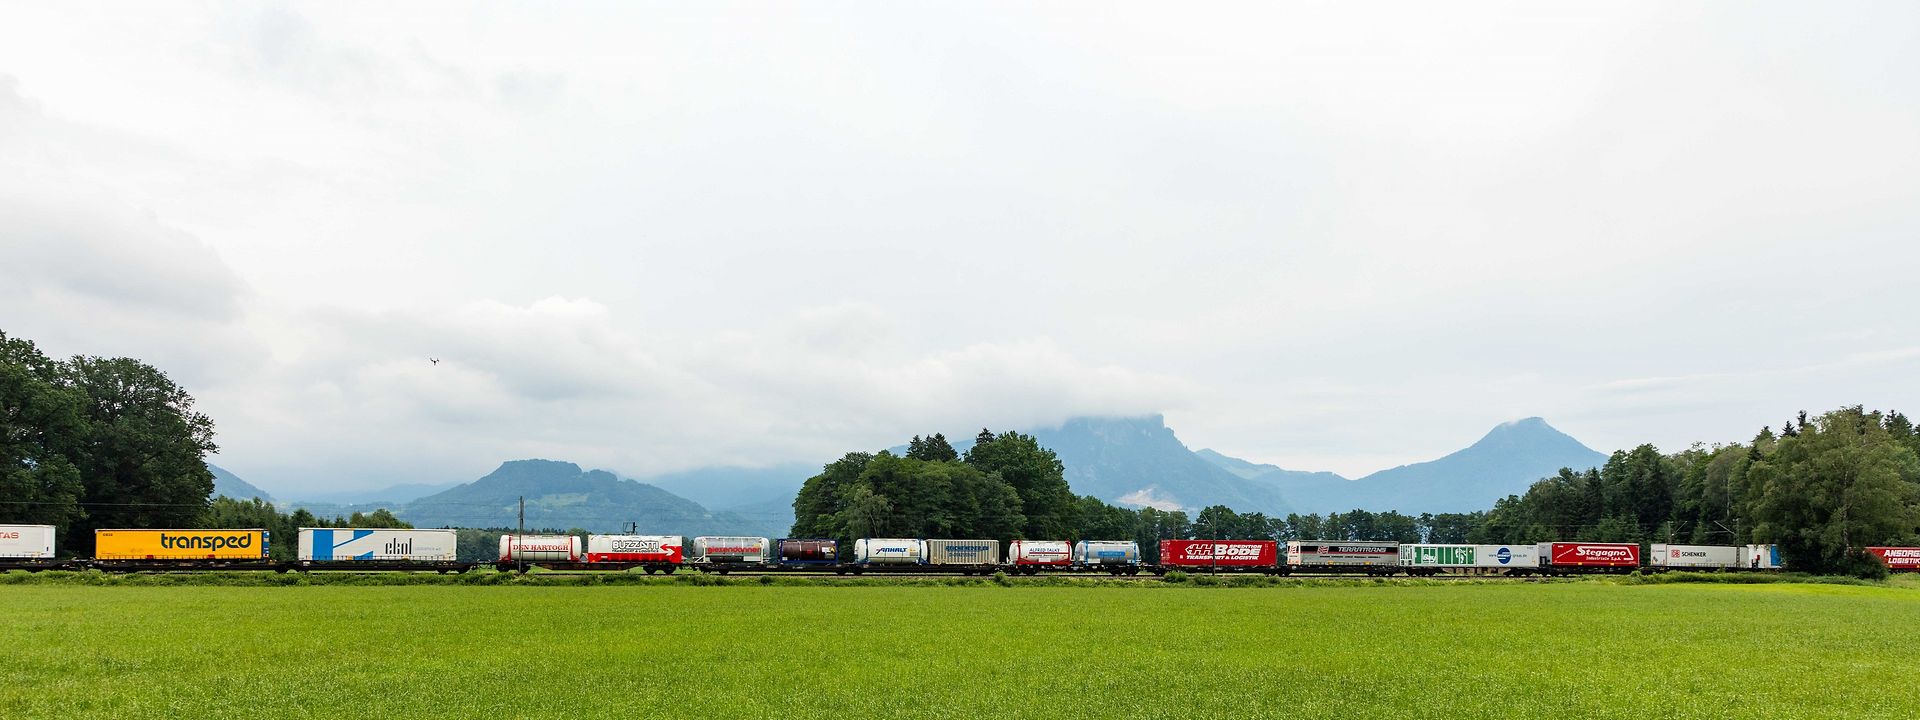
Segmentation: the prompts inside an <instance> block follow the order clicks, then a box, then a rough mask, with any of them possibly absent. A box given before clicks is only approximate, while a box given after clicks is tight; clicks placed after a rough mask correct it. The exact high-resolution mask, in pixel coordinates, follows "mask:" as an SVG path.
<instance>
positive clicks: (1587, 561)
mask: <svg viewBox="0 0 1920 720" xmlns="http://www.w3.org/2000/svg"><path fill="white" fill-rule="evenodd" d="M1540 558H1541V559H1542V561H1544V563H1545V566H1546V567H1555V568H1637V567H1640V545H1639V544H1638V543H1583V542H1556V543H1540Z"/></svg>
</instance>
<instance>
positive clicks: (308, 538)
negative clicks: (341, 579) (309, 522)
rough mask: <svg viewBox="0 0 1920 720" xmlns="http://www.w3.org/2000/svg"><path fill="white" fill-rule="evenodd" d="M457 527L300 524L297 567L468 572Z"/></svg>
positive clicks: (309, 568) (308, 568) (310, 568)
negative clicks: (306, 525)
mask: <svg viewBox="0 0 1920 720" xmlns="http://www.w3.org/2000/svg"><path fill="white" fill-rule="evenodd" d="M459 549H460V532H459V531H458V530H431V529H404V530H403V529H388V528H300V536H299V555H298V557H297V559H296V561H295V565H294V567H295V569H298V570H432V571H435V572H443V573H444V572H466V571H467V570H468V569H470V568H471V567H472V566H471V565H470V564H468V563H462V562H460V558H459Z"/></svg>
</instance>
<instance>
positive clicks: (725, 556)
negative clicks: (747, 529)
mask: <svg viewBox="0 0 1920 720" xmlns="http://www.w3.org/2000/svg"><path fill="white" fill-rule="evenodd" d="M772 547H773V541H772V540H769V539H767V538H763V537H697V538H694V539H693V557H692V559H691V560H690V562H696V563H754V564H759V563H764V562H766V561H767V555H768V552H769V548H772Z"/></svg>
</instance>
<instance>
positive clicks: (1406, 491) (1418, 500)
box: [209, 415, 1607, 536]
mask: <svg viewBox="0 0 1920 720" xmlns="http://www.w3.org/2000/svg"><path fill="white" fill-rule="evenodd" d="M1030 434H1032V435H1034V436H1035V438H1036V439H1037V440H1039V442H1040V444H1041V445H1042V446H1044V447H1048V448H1051V449H1053V451H1054V452H1055V453H1057V454H1058V455H1059V457H1060V460H1061V463H1062V464H1063V465H1064V466H1065V468H1066V477H1067V481H1068V484H1070V485H1071V486H1072V487H1073V490H1074V492H1076V493H1080V494H1083V495H1093V496H1095V497H1098V498H1100V499H1102V500H1106V501H1108V502H1112V503H1116V504H1121V505H1127V506H1132V507H1156V508H1160V509H1165V510H1171V509H1184V510H1188V511H1196V510H1198V509H1200V508H1202V507H1206V506H1208V505H1227V506H1229V507H1232V508H1234V509H1235V510H1239V511H1242V512H1248V511H1259V512H1264V513H1267V514H1269V515H1284V514H1286V513H1289V512H1300V513H1327V512H1335V511H1346V510H1352V509H1355V508H1360V509H1367V510H1375V511H1381V510H1398V511H1400V512H1403V513H1407V514H1419V513H1423V512H1427V513H1443V512H1470V511H1474V510H1485V509H1487V508H1489V507H1492V505H1493V503H1494V501H1495V500H1497V499H1499V498H1502V497H1505V496H1507V495H1509V494H1515V493H1523V492H1525V491H1526V489H1527V486H1528V485H1530V484H1532V482H1533V481H1535V480H1538V479H1540V478H1542V477H1546V476H1548V475H1552V474H1554V473H1555V472H1557V471H1559V469H1560V468H1562V467H1571V468H1575V469H1585V468H1588V467H1593V466H1596V465H1599V464H1602V463H1604V462H1605V461H1606V458H1607V456H1606V455H1604V454H1602V453H1599V452H1596V451H1594V450H1592V449H1590V448H1588V447H1586V446H1585V445H1583V444H1581V443H1580V442H1579V441H1578V440H1575V439H1573V438H1572V437H1569V436H1567V435H1566V434H1564V433H1561V432H1560V431H1559V430H1556V429H1554V428H1553V426H1551V425H1548V424H1547V422H1546V421H1545V420H1543V419H1541V418H1537V417H1536V418H1526V419H1524V420H1516V421H1513V422H1509V423H1504V424H1501V425H1500V426H1498V427H1495V428H1494V429H1493V430H1492V431H1490V432H1488V433H1487V434H1486V436H1484V437H1482V438H1480V440H1479V441H1478V442H1475V443H1473V444H1472V445H1471V446H1469V447H1467V448H1465V449H1462V450H1460V451H1458V452H1455V453H1452V454H1449V455H1447V456H1445V457H1442V458H1438V459H1435V460H1432V461H1428V462H1423V463H1414V464H1411V465H1403V466H1400V467H1396V468H1390V469H1386V470H1381V471H1379V472H1376V473H1373V474H1370V475H1367V476H1365V477H1362V478H1360V479H1357V480H1349V479H1347V478H1345V477H1342V476H1340V475H1338V474H1335V473H1330V472H1312V471H1303V470H1290V469H1285V468H1280V467H1276V466H1273V465H1266V464H1258V463H1252V462H1248V461H1246V460H1242V459H1239V458H1234V457H1231V456H1228V455H1225V454H1222V453H1219V452H1216V451H1214V450H1211V449H1202V450H1199V451H1194V450H1191V449H1189V448H1188V447H1187V446H1186V445H1185V444H1184V443H1182V442H1181V441H1180V439H1179V437H1177V436H1176V435H1175V434H1174V431H1173V429H1171V428H1169V427H1167V426H1166V422H1165V420H1164V418H1163V417H1162V416H1160V415H1147V416H1141V417H1123V418H1092V417H1084V418H1074V419H1072V420H1068V421H1066V422H1064V423H1061V424H1060V425H1059V426H1058V427H1050V428H1038V429H1035V430H1032V431H1031V433H1030ZM951 442H952V444H953V445H954V447H955V449H957V450H960V451H961V452H965V451H966V449H967V448H969V447H971V446H972V444H973V439H972V437H971V436H970V435H969V436H965V437H960V438H955V439H952V440H951ZM893 450H894V451H895V452H903V451H904V448H893ZM209 468H211V469H213V470H214V473H215V486H216V492H218V493H220V494H225V495H229V496H234V497H252V496H258V497H261V498H264V499H271V498H270V496H268V495H267V494H266V493H265V492H264V491H261V490H259V489H258V488H255V487H253V486H252V485H249V484H247V483H246V481H244V480H241V479H240V478H238V477H236V476H234V475H233V474H232V473H230V472H227V471H226V470H224V469H221V468H218V467H215V466H211V465H209ZM817 472H819V466H818V465H806V464H788V465H779V466H773V467H766V468H739V467H707V468H698V469H694V470H688V471H683V472H677V473H671V474H666V475H659V476H654V477H651V478H645V479H644V481H637V480H633V479H625V478H621V477H619V476H617V475H615V474H613V473H611V472H607V471H604V470H582V469H581V468H580V467H579V466H577V465H574V464H573V463H569V462H562V461H552V460H515V461H509V462H506V463H504V464H502V465H501V466H500V467H499V469H497V470H495V471H493V472H492V473H490V474H488V475H487V476H485V477H482V478H480V479H478V480H475V481H473V482H470V483H460V484H454V485H452V486H451V487H447V486H438V487H436V486H432V485H405V486H396V487H394V488H387V489H383V490H380V491H373V492H370V493H361V494H349V493H341V494H338V497H339V498H340V499H343V500H349V501H350V502H344V503H343V502H325V501H314V500H295V501H291V502H287V503H283V504H284V505H286V506H287V507H288V508H292V507H305V508H307V509H308V510H309V511H311V512H313V513H315V514H320V515H345V514H350V513H352V512H355V511H371V510H374V509H377V508H379V507H386V508H388V509H390V510H392V511H393V512H394V513H395V514H396V515H399V516H400V517H402V518H405V519H406V520H408V521H409V522H412V523H414V524H416V525H421V526H440V525H457V526H467V527H479V526H511V525H513V524H514V523H515V522H516V520H517V518H516V513H517V501H518V498H520V497H521V496H525V497H526V498H527V524H528V526H529V527H556V528H566V527H579V528H585V529H588V530H595V531H603V532H605V531H614V530H620V529H623V528H625V527H626V526H627V523H629V522H631V523H636V524H638V525H639V526H640V527H641V528H642V531H643V532H658V533H668V534H673V533H679V534H688V535H698V534H750V535H768V536H778V535H783V534H785V533H786V531H787V529H788V528H789V527H790V526H791V525H792V523H793V497H794V494H795V493H796V492H798V491H799V489H800V486H801V485H802V484H803V483H804V482H805V481H806V479H807V478H808V477H809V476H811V475H813V474H815V473H817ZM375 495H385V496H387V497H368V496H375ZM361 498H365V499H364V500H363V499H361Z"/></svg>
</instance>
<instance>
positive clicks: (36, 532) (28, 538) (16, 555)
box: [0, 525, 54, 560]
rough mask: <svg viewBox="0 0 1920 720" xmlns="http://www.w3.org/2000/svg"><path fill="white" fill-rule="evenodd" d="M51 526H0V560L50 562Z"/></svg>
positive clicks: (51, 550) (52, 533) (52, 529)
mask: <svg viewBox="0 0 1920 720" xmlns="http://www.w3.org/2000/svg"><path fill="white" fill-rule="evenodd" d="M53 535H54V528H53V526H52V525H0V558H5V559H8V560H52V559H53Z"/></svg>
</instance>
